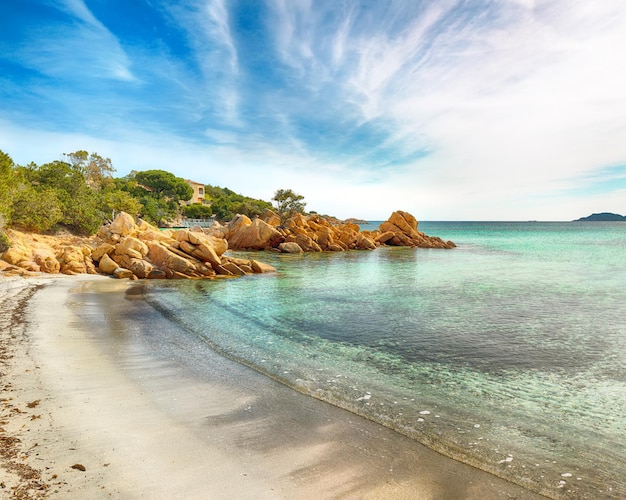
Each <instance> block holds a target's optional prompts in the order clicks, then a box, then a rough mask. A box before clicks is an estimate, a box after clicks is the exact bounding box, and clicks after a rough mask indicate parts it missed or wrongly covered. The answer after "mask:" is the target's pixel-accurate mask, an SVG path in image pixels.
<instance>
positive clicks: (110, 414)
mask: <svg viewBox="0 0 626 500" xmlns="http://www.w3.org/2000/svg"><path fill="white" fill-rule="evenodd" d="M140 291H141V284H138V283H137V282H128V281H120V280H112V279H108V278H104V277H98V276H97V277H93V276H86V275H85V276H78V277H65V276H59V277H42V278H29V279H22V278H10V279H9V278H0V304H1V309H0V311H1V314H0V331H1V332H2V337H1V341H0V342H1V348H0V362H1V365H0V375H1V377H2V380H1V383H2V405H1V411H2V418H1V421H0V444H1V447H2V451H1V453H0V483H1V489H0V497H3V498H5V497H6V498H49V497H50V498H72V499H98V498H124V499H133V498H145V499H172V498H185V499H204V498H210V499H213V498H215V499H221V498H237V499H239V498H243V499H245V498H250V499H252V498H254V499H263V498H268V499H269V498H272V499H287V498H289V499H292V498H302V499H309V498H315V499H320V498H372V499H375V498H394V499H402V498H412V499H413V498H415V499H465V498H467V499H490V498H498V499H500V498H520V499H532V498H540V497H538V496H537V495H534V494H532V493H530V492H528V491H526V490H524V489H522V488H520V487H518V486H516V485H513V484H511V483H508V482H506V481H504V480H501V479H499V478H497V477H495V476H492V475H490V474H488V473H485V472H482V471H479V470H477V469H474V468H472V467H469V466H466V465H464V464H461V463H458V462H456V461H454V460H451V459H448V458H445V457H443V456H441V455H439V454H437V453H435V452H433V451H431V450H429V449H427V448H425V447H424V446H421V445H419V444H418V443H416V442H413V441H411V440H409V439H407V438H405V437H403V436H400V435H399V434H397V433H395V432H393V431H391V430H389V429H386V428H384V427H381V426H379V425H377V424H374V423H372V422H370V421H367V420H365V419H363V418H360V417H358V416H356V415H353V414H351V413H348V412H346V411H343V410H341V409H338V408H335V407H333V406H331V405H328V404H326V403H323V402H320V401H317V400H314V399H312V398H309V397H307V396H304V395H301V394H299V393H296V392H294V391H293V390H291V389H289V388H287V387H284V386H282V385H281V384H279V383H277V382H275V381H273V380H271V379H269V378H267V377H265V376H263V375H260V374H259V373H257V372H255V371H253V370H251V369H249V368H247V367H245V366H242V365H240V364H238V363H235V362H233V361H231V360H228V359H226V358H224V357H222V356H220V355H218V354H216V353H215V352H213V351H212V350H211V349H210V348H209V347H208V346H206V345H205V344H203V343H202V342H201V341H199V340H198V339H196V338H193V336H192V335H190V334H189V333H187V332H185V331H183V330H181V329H180V328H179V327H178V326H176V325H175V324H173V323H171V322H170V321H169V320H167V318H164V317H163V316H162V315H160V314H159V313H157V312H156V311H154V310H153V309H152V308H151V307H150V306H149V305H148V304H146V303H145V302H144V301H143V300H141V293H140ZM156 333H158V335H159V342H158V343H156V342H154V338H153V336H154V335H155V334H156Z"/></svg>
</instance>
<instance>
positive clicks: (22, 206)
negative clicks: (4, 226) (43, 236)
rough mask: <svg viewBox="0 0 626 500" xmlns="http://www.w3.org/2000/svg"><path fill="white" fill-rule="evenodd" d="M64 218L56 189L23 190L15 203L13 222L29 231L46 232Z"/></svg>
mask: <svg viewBox="0 0 626 500" xmlns="http://www.w3.org/2000/svg"><path fill="white" fill-rule="evenodd" d="M62 218H63V211H62V205H61V202H60V201H59V199H58V198H57V196H56V192H55V190H54V189H41V190H37V189H35V188H33V187H31V186H29V187H26V188H24V189H22V190H21V191H20V192H19V193H18V194H17V196H16V197H15V199H14V201H13V207H12V214H11V222H12V223H13V225H15V226H18V227H21V228H23V229H26V230H27V231H36V232H45V231H49V230H50V229H52V228H53V227H54V226H55V225H56V224H57V223H58V222H60V221H61V219H62Z"/></svg>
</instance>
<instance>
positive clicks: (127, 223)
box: [109, 212, 137, 236]
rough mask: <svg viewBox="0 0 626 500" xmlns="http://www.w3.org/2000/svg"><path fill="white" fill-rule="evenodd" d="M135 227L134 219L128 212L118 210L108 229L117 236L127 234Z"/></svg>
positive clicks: (133, 230)
mask: <svg viewBox="0 0 626 500" xmlns="http://www.w3.org/2000/svg"><path fill="white" fill-rule="evenodd" d="M136 229H137V224H135V219H133V216H132V215H130V214H127V213H126V212H120V213H119V214H117V217H115V219H114V220H113V222H111V226H110V227H109V230H110V231H111V233H113V234H117V235H119V236H128V235H130V234H132V233H133V232H135V231H136Z"/></svg>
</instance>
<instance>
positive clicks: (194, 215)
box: [183, 203, 213, 219]
mask: <svg viewBox="0 0 626 500" xmlns="http://www.w3.org/2000/svg"><path fill="white" fill-rule="evenodd" d="M183 215H184V216H185V217H188V218H190V219H208V218H209V217H211V216H212V215H213V210H212V209H211V207H210V206H208V205H203V204H202V203H192V204H191V205H187V206H184V207H183Z"/></svg>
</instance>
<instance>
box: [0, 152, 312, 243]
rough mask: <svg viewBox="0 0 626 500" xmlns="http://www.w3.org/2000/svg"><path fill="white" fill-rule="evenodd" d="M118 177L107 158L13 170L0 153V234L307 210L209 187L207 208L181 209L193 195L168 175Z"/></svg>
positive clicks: (284, 196)
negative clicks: (125, 218)
mask: <svg viewBox="0 0 626 500" xmlns="http://www.w3.org/2000/svg"><path fill="white" fill-rule="evenodd" d="M115 171H116V170H115V168H113V165H112V163H111V160H110V159H109V158H104V157H102V156H100V155H99V154H97V153H88V152H87V151H82V150H81V151H76V152H74V153H67V154H63V160H55V161H52V162H50V163H45V164H43V165H37V164H35V163H33V162H31V163H29V164H28V165H26V166H20V165H16V164H15V163H14V161H13V159H12V158H11V157H10V156H9V155H8V154H6V153H5V152H3V151H2V150H0V234H2V229H3V227H4V226H8V227H16V228H20V229H24V230H27V231H35V232H39V233H44V232H55V231H59V230H68V231H70V232H72V233H73V234H79V235H89V234H93V233H95V232H96V231H97V230H98V228H99V227H100V226H101V225H102V224H103V223H104V222H105V221H107V220H110V219H111V218H113V217H114V216H115V214H117V213H119V212H121V211H124V212H127V213H129V214H131V215H134V216H136V217H140V218H142V219H144V220H146V221H147V222H150V223H152V224H156V225H160V224H163V223H166V222H167V221H171V220H174V219H176V218H178V217H180V216H185V217H189V218H206V217H215V218H216V219H217V220H219V221H227V220H230V219H232V218H233V217H234V216H235V215H236V214H238V213H239V214H245V215H247V216H249V217H255V216H257V215H261V214H262V213H264V212H265V211H266V210H267V209H275V210H277V211H278V213H279V214H280V215H281V218H283V217H285V216H287V214H292V213H294V212H302V211H303V210H304V206H305V204H304V202H303V197H302V196H300V195H297V194H295V193H294V192H293V191H291V190H285V189H281V190H278V191H277V192H276V193H275V196H274V198H273V201H274V202H275V206H273V205H272V203H271V202H268V201H264V200H258V199H254V198H250V197H248V196H243V195H241V194H238V193H235V192H234V191H232V190H230V189H228V188H221V187H217V186H211V185H207V186H205V200H206V203H194V204H191V205H185V204H184V203H181V202H186V200H190V199H191V198H192V196H193V188H192V187H191V186H190V185H189V184H188V183H187V182H186V181H185V180H184V179H182V178H180V177H177V176H175V175H174V174H172V173H170V172H167V171H165V170H144V171H140V172H137V171H132V172H131V173H130V174H128V175H127V176H125V177H114V175H113V174H114V173H115ZM1 247H2V243H1V242H0V251H2V249H1Z"/></svg>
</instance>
